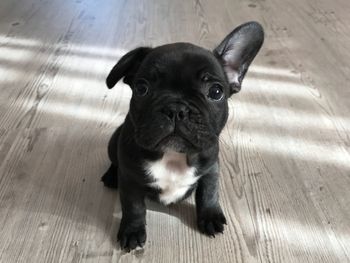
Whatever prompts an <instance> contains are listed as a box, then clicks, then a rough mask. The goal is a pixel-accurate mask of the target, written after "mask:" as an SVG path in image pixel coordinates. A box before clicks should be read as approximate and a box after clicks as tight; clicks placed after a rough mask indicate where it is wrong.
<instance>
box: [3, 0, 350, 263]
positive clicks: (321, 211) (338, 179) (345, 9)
mask: <svg viewBox="0 0 350 263" xmlns="http://www.w3.org/2000/svg"><path fill="white" fill-rule="evenodd" d="M349 13H350V2H349V1H346V0H337V1H333V2H330V1H326V0H317V1H316V0H311V1H301V0H297V1H292V0H283V1H277V0H264V1H260V0H248V1H238V0H237V1H230V0H223V1H219V2H218V1H209V0H193V1H181V3H180V2H177V1H160V0H152V1H145V0H143V1H136V0H131V1H112V0H109V1H97V0H75V1H68V0H66V1H58V0H53V1H46V0H17V1H10V0H3V1H1V2H0V85H1V86H0V89H1V96H0V225H1V228H0V262H6V263H7V262H9V263H10V262H26V263H27V262H147V263H149V262H208V263H209V262H222V263H224V262H229V263H232V262H317V263H318V262H350V192H349V187H350V118H349V116H350V87H349V82H350V78H349V76H350V66H349V63H348V61H349V60H350V53H349V52H348V51H349V49H350V28H349V26H348V25H349V23H350V16H349V15H348V14H349ZM249 20H257V21H259V22H260V23H262V24H263V26H264V28H265V31H266V41H265V44H264V47H263V49H262V50H261V52H260V54H259V56H258V57H257V59H256V60H255V61H254V63H253V65H252V66H251V69H250V71H249V72H248V75H247V77H246V79H245V81H244V84H243V89H242V91H241V92H240V93H239V94H237V95H235V96H234V97H233V98H232V99H230V117H229V121H228V124H227V126H226V128H225V129H224V131H223V133H222V136H221V138H220V141H221V152H220V160H221V170H222V174H221V181H220V187H221V203H222V205H223V209H224V212H225V214H226V217H227V219H228V225H227V227H226V230H225V233H224V234H223V235H218V236H217V237H216V238H215V239H212V238H207V237H205V236H203V235H201V234H199V233H198V231H197V229H196V224H195V208H194V204H193V198H190V199H189V200H187V201H185V202H183V203H180V204H176V205H172V206H169V207H164V206H161V205H158V204H154V203H152V202H149V203H148V213H147V231H148V241H147V244H146V247H145V249H141V250H137V251H134V252H132V253H130V254H127V253H124V252H122V251H121V250H120V249H119V247H118V245H117V243H116V232H117V229H118V225H119V221H120V217H121V212H120V205H119V197H118V192H117V191H110V190H108V189H106V188H104V187H103V186H102V184H101V183H100V181H99V179H100V176H101V175H102V173H103V172H104V171H105V170H106V169H107V167H108V164H109V161H108V158H107V153H106V145H107V142H108V139H109V137H110V135H111V134H112V132H113V130H114V129H115V127H117V126H118V125H119V124H120V123H121V122H122V121H123V118H124V117H125V114H126V112H127V110H128V103H129V99H130V95H131V92H130V90H129V88H128V87H127V86H125V85H124V84H118V85H117V87H115V88H114V89H113V90H107V89H106V87H105V84H104V80H105V77H106V75H107V73H108V71H109V70H110V68H111V67H112V66H113V65H114V63H116V61H117V60H118V59H119V58H120V57H121V56H122V55H123V54H124V53H125V52H127V51H128V50H130V49H132V48H134V47H137V46H142V45H146V46H156V45H160V44H164V43H169V42H175V41H187V42H193V43H195V44H198V45H202V46H205V47H207V48H208V49H212V48H214V47H215V45H216V44H217V43H219V42H220V40H221V39H222V38H223V37H224V36H225V35H226V34H227V33H229V32H230V31H231V30H232V29H233V28H234V27H235V26H237V25H238V24H240V23H243V22H246V21H249Z"/></svg>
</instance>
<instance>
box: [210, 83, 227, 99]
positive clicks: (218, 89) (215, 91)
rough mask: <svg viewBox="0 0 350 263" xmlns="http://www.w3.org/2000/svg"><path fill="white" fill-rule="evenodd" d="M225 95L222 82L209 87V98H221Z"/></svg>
mask: <svg viewBox="0 0 350 263" xmlns="http://www.w3.org/2000/svg"><path fill="white" fill-rule="evenodd" d="M223 96H224V92H223V91H222V86H221V85H220V84H214V85H212V86H211V87H210V88H209V92H208V98H210V99H212V100H221V99H222V98H223Z"/></svg>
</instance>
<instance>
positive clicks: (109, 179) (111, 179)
mask: <svg viewBox="0 0 350 263" xmlns="http://www.w3.org/2000/svg"><path fill="white" fill-rule="evenodd" d="M101 181H102V182H103V184H104V185H105V186H106V187H109V188H118V168H117V167H115V166H114V165H113V164H111V166H110V167H109V169H108V170H107V172H105V174H104V175H103V176H102V178H101Z"/></svg>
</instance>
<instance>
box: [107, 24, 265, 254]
mask: <svg viewBox="0 0 350 263" xmlns="http://www.w3.org/2000/svg"><path fill="white" fill-rule="evenodd" d="M263 39H264V35H263V30H262V27H261V26H260V25H259V24H258V23H256V22H250V23H246V24H243V25H241V26H239V27H238V28H237V29H235V30H234V31H233V32H231V33H230V34H229V35H228V36H227V37H226V38H225V39H224V40H223V42H222V43H221V44H220V45H219V46H218V47H217V48H216V49H215V50H214V51H213V52H211V51H209V50H206V49H203V48H201V47H198V46H195V45H192V44H189V43H174V44H169V45H164V46H160V47H156V48H148V47H140V48H137V49H135V50H133V51H130V52H129V53H128V54H126V55H125V56H124V57H122V58H121V59H120V61H119V62H118V63H117V64H116V65H115V66H114V68H113V69H112V71H111V72H110V74H109V76H108V77H107V81H106V82H107V86H108V87H109V88H112V87H113V86H114V85H115V84H116V83H117V82H118V81H119V80H120V79H121V78H123V77H124V82H125V83H127V84H129V86H130V87H131V89H132V90H133V96H132V98H131V102H130V110H129V112H128V114H127V116H126V118H125V121H124V123H123V125H121V126H120V127H119V128H118V129H117V130H116V131H115V133H114V134H113V136H112V138H111V140H110V143H109V146H108V153H109V157H110V160H111V162H112V165H111V167H110V168H109V170H108V171H107V172H106V173H105V174H104V176H103V177H102V181H103V182H104V184H105V185H106V186H108V187H112V188H117V187H119V192H120V199H121V204H122V213H123V216H122V220H121V224H120V228H119V232H118V240H119V241H120V245H121V247H122V248H125V249H127V250H130V249H134V248H135V247H136V246H143V245H144V243H145V241H146V230H145V225H146V222H145V215H146V207H145V202H144V200H145V198H146V197H149V198H152V199H155V200H157V199H158V195H159V193H160V192H159V191H160V190H159V189H155V188H152V187H150V186H149V183H150V182H151V178H149V176H148V175H147V174H146V173H145V170H144V167H143V165H144V163H145V161H155V160H158V159H160V158H162V156H163V154H164V152H166V151H167V150H169V149H171V150H173V151H177V152H181V153H185V154H186V156H187V163H188V165H189V166H194V167H196V171H197V173H196V176H198V177H199V180H198V181H197V183H196V184H194V185H193V186H192V187H191V188H190V189H189V190H188V192H187V193H186V194H185V195H184V196H183V198H185V197H187V196H188V195H189V194H191V192H192V191H193V190H194V189H196V207H197V222H198V228H199V230H200V231H201V232H203V233H205V234H207V235H209V236H214V235H215V234H216V233H218V232H223V230H224V227H223V225H224V224H226V219H225V216H224V214H223V212H222V209H221V207H220V204H219V194H218V175H219V164H218V152H219V140H218V138H219V135H220V132H221V130H222V129H223V127H224V125H225V123H226V120H227V117H228V103H227V99H228V98H229V97H230V96H231V95H232V94H233V93H235V92H238V91H239V90H240V87H241V84H242V80H243V78H244V75H245V73H246V72H247V69H248V66H249V65H250V63H251V62H252V60H253V59H254V57H255V55H256V54H257V52H258V51H259V49H260V47H261V45H262V43H263ZM213 90H214V91H215V92H216V91H217V92H219V93H220V90H222V92H223V97H222V98H221V99H219V100H215V99H213V98H210V97H209V95H208V94H210V92H212V91H213ZM218 90H219V91H218ZM145 91H146V92H145ZM183 198H182V199H183Z"/></svg>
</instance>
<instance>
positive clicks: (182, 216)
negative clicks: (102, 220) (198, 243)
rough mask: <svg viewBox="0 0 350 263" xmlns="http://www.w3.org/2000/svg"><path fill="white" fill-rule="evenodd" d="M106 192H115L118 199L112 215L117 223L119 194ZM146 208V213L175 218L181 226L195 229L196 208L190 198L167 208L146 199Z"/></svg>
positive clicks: (119, 218)
mask: <svg viewBox="0 0 350 263" xmlns="http://www.w3.org/2000/svg"><path fill="white" fill-rule="evenodd" d="M108 191H115V192H117V195H118V197H117V200H116V206H115V209H114V213H113V215H114V217H115V218H117V220H118V221H120V220H121V216H122V212H121V205H120V199H119V192H118V190H116V189H113V190H111V189H108ZM146 208H147V212H154V213H155V214H159V213H160V214H166V215H168V216H171V217H176V218H177V219H179V220H180V221H181V222H182V223H183V224H185V225H186V226H188V227H191V228H192V229H196V227H197V226H196V208H195V205H194V204H193V202H192V199H191V197H189V198H187V199H185V200H183V201H181V202H179V203H176V204H171V205H168V206H165V205H162V204H160V203H157V202H154V201H151V200H149V199H146ZM118 223H119V222H118Z"/></svg>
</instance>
